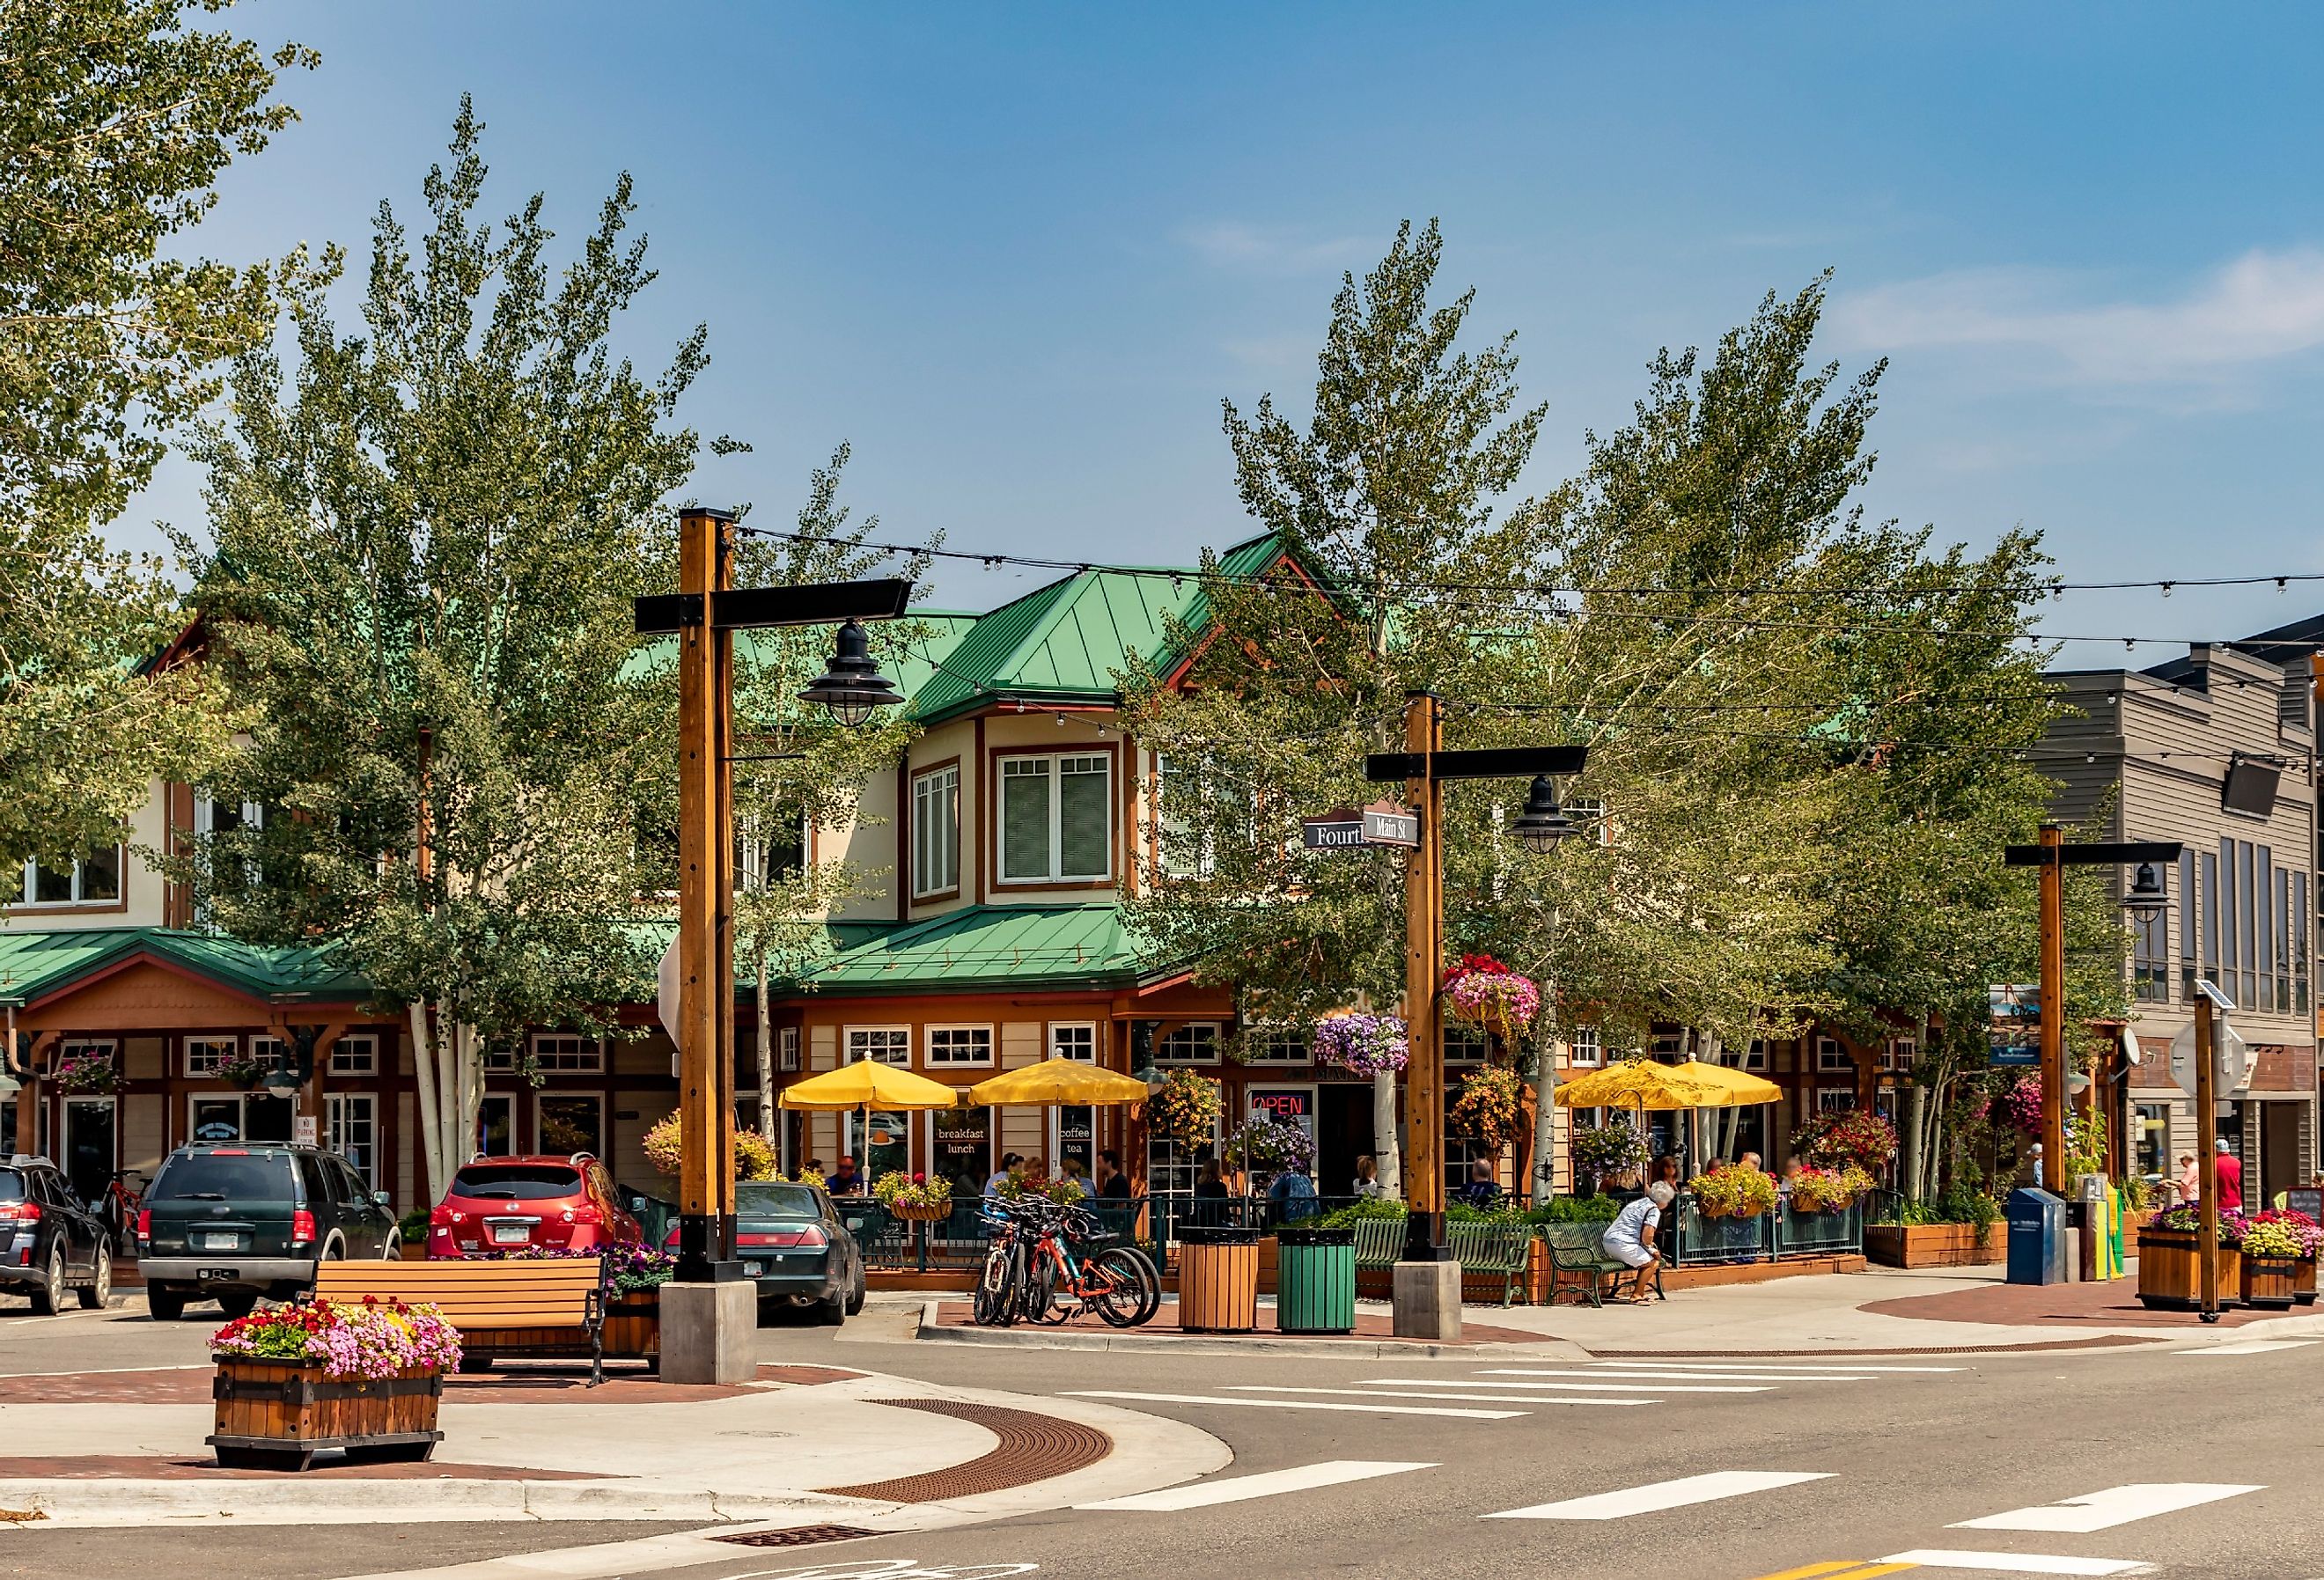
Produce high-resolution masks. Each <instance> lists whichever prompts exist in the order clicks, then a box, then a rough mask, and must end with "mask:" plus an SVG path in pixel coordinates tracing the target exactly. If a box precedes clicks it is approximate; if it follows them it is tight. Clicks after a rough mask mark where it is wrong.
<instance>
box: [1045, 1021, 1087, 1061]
mask: <svg viewBox="0 0 2324 1580" xmlns="http://www.w3.org/2000/svg"><path fill="white" fill-rule="evenodd" d="M1049 1057H1050V1058H1070V1059H1078V1060H1079V1061H1080V1062H1082V1063H1083V1064H1095V1063H1096V1062H1097V1022H1096V1021H1050V1022H1049Z"/></svg>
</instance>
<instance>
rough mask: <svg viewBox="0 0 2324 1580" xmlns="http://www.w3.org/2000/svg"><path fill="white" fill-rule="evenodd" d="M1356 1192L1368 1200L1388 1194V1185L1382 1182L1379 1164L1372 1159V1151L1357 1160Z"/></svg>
mask: <svg viewBox="0 0 2324 1580" xmlns="http://www.w3.org/2000/svg"><path fill="white" fill-rule="evenodd" d="M1356 1194H1357V1195H1358V1196H1360V1197H1364V1198H1366V1199H1367V1200H1369V1199H1370V1198H1371V1197H1379V1196H1385V1195H1387V1194H1388V1187H1386V1186H1384V1185H1382V1184H1381V1183H1380V1179H1379V1164H1377V1163H1375V1162H1373V1161H1372V1156H1371V1154H1370V1153H1369V1152H1366V1153H1365V1154H1364V1155H1363V1156H1362V1157H1360V1158H1359V1159H1357V1160H1356Z"/></svg>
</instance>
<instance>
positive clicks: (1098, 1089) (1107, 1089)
mask: <svg viewBox="0 0 2324 1580" xmlns="http://www.w3.org/2000/svg"><path fill="white" fill-rule="evenodd" d="M1147 1097H1148V1091H1147V1086H1146V1083H1145V1082H1143V1081H1141V1080H1139V1079H1137V1078H1136V1077H1135V1076H1124V1075H1118V1074H1116V1073H1115V1072H1114V1071H1112V1070H1107V1069H1100V1068H1099V1067H1097V1066H1095V1065H1093V1064H1088V1063H1085V1062H1084V1061H1083V1060H1081V1059H1077V1058H1048V1059H1043V1060H1042V1061H1041V1062H1040V1063H1039V1064H1029V1065H1027V1066H1026V1067H1024V1068H1022V1069H1015V1070H1010V1072H1009V1073H1008V1074H1007V1075H1005V1076H993V1077H992V1078H991V1080H987V1081H979V1082H977V1083H976V1085H975V1086H971V1087H970V1088H969V1089H968V1095H967V1096H966V1097H965V1098H964V1101H965V1102H967V1103H971V1104H991V1106H993V1107H997V1108H1056V1107H1064V1106H1071V1107H1081V1106H1085V1105H1089V1104H1126V1103H1143V1102H1145V1101H1146V1099H1147Z"/></svg>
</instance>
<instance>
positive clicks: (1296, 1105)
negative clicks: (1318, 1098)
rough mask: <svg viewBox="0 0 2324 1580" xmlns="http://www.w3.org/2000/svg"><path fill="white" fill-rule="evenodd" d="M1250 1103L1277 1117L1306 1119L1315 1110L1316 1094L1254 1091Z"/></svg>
mask: <svg viewBox="0 0 2324 1580" xmlns="http://www.w3.org/2000/svg"><path fill="white" fill-rule="evenodd" d="M1250 1105H1251V1106H1252V1107H1253V1108H1264V1109H1265V1110H1267V1112H1268V1113H1271V1114H1273V1115H1275V1117H1276V1118H1277V1119H1295V1120H1296V1119H1305V1118H1306V1117H1307V1116H1308V1114H1310V1113H1313V1112H1314V1095H1313V1094H1312V1093H1307V1092H1253V1093H1252V1094H1251V1095H1250Z"/></svg>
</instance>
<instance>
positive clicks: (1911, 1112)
mask: <svg viewBox="0 0 2324 1580" xmlns="http://www.w3.org/2000/svg"><path fill="white" fill-rule="evenodd" d="M1928 1108H1929V1089H1928V1088H1927V1087H1926V1086H1922V1085H1921V1084H1920V1083H1919V1082H1917V1081H1915V1082H1914V1084H1913V1091H1912V1095H1911V1096H1909V1097H1907V1098H1906V1099H1905V1102H1904V1124H1903V1125H1902V1126H1900V1127H1899V1128H1900V1129H1901V1130H1902V1131H1903V1132H1904V1143H1903V1145H1904V1151H1903V1155H1902V1156H1900V1157H1899V1158H1898V1159H1897V1160H1896V1162H1897V1169H1896V1183H1897V1185H1898V1187H1899V1188H1901V1189H1902V1190H1903V1191H1904V1199H1905V1200H1906V1201H1920V1200H1923V1197H1922V1195H1921V1160H1922V1158H1923V1156H1924V1155H1925V1154H1926V1151H1927V1143H1926V1141H1925V1139H1924V1138H1923V1135H1922V1132H1921V1127H1922V1124H1923V1122H1924V1118H1925V1116H1926V1114H1927V1113H1928Z"/></svg>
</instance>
